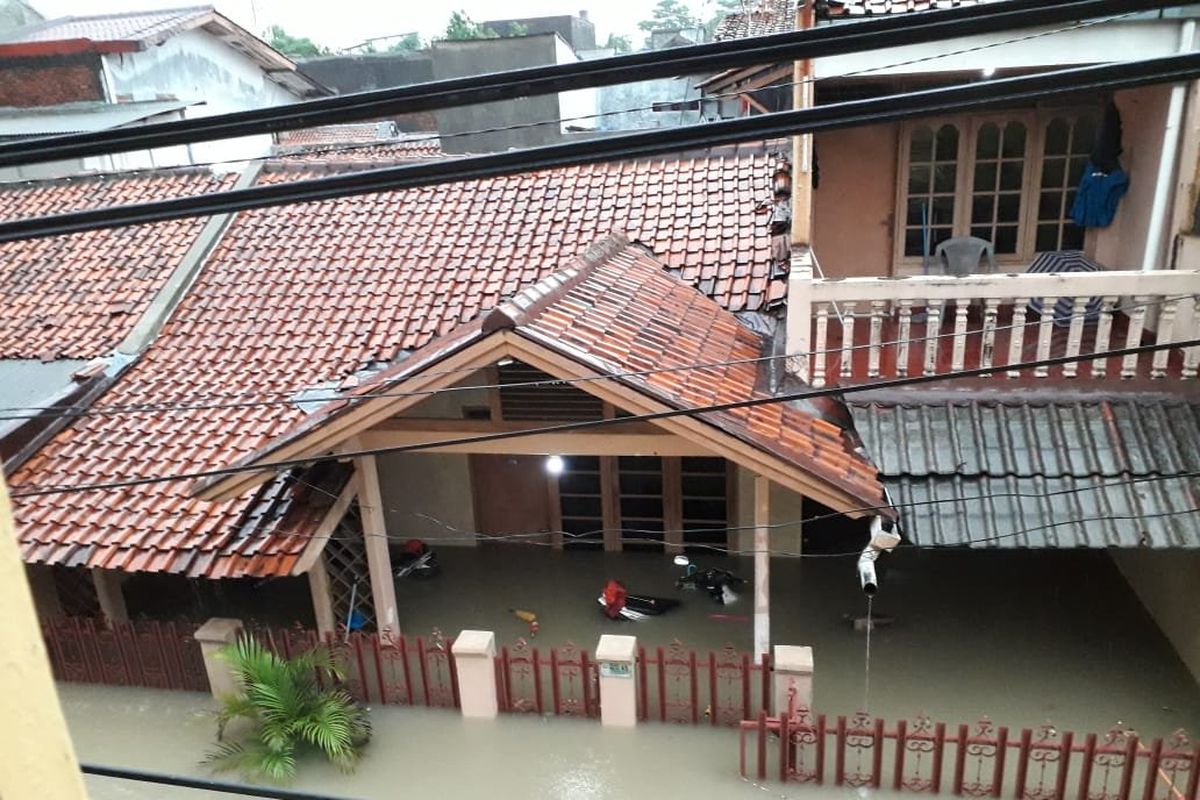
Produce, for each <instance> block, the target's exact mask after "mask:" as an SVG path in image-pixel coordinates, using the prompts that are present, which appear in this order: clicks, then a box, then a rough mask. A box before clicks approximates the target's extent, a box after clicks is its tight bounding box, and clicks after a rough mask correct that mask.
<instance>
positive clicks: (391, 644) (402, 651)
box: [254, 627, 460, 708]
mask: <svg viewBox="0 0 1200 800" xmlns="http://www.w3.org/2000/svg"><path fill="white" fill-rule="evenodd" d="M254 635H255V636H257V637H258V638H259V640H260V641H262V642H263V643H264V644H266V645H268V646H269V647H271V648H272V649H273V650H275V652H277V653H279V654H280V655H282V656H284V657H285V658H291V657H292V656H295V655H298V654H300V653H304V652H307V651H309V650H312V649H313V648H314V647H316V646H317V645H318V644H321V643H322V642H321V636H320V634H319V633H317V632H316V631H313V630H308V629H306V628H301V627H293V628H274V629H272V628H258V629H255V630H254ZM453 643H454V640H453V639H448V638H446V637H444V636H442V634H441V633H440V632H439V631H437V630H436V629H435V630H434V631H433V634H432V635H431V636H430V637H429V638H428V639H426V638H425V637H424V636H417V637H406V636H400V637H391V636H387V635H380V634H377V633H346V632H342V633H338V634H329V635H328V636H326V637H325V641H324V644H325V645H326V646H328V647H329V649H330V651H331V652H332V654H333V658H334V661H335V662H336V663H337V664H338V665H340V666H341V668H342V672H343V673H344V681H345V683H346V688H347V689H349V691H350V694H351V695H353V696H354V698H355V699H356V700H358V701H360V702H363V703H381V704H384V705H409V706H412V705H422V706H429V707H430V708H458V707H459V706H460V702H459V696H458V673H457V671H456V670H455V667H454V654H453V653H452V652H451V650H450V647H451V645H452V644H453Z"/></svg>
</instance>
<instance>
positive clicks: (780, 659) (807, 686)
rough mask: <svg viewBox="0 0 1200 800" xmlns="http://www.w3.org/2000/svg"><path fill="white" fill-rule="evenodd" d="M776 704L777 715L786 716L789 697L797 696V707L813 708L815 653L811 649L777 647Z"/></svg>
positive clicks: (775, 664)
mask: <svg viewBox="0 0 1200 800" xmlns="http://www.w3.org/2000/svg"><path fill="white" fill-rule="evenodd" d="M773 667H774V673H775V680H774V683H775V703H774V705H773V706H772V707H773V708H774V710H775V714H776V715H780V714H786V713H787V709H788V697H789V695H790V694H791V693H792V692H795V695H796V707H797V708H800V707H804V708H812V704H813V651H812V648H811V647H795V646H793V645H787V644H777V645H775V663H774V665H773Z"/></svg>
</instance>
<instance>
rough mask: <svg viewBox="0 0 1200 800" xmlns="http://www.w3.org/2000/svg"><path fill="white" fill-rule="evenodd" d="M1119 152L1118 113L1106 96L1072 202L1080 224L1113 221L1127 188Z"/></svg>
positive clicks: (1103, 225) (1101, 225) (1097, 225)
mask: <svg viewBox="0 0 1200 800" xmlns="http://www.w3.org/2000/svg"><path fill="white" fill-rule="evenodd" d="M1122 152H1123V148H1122V146H1121V113H1120V112H1119V111H1118V110H1117V105H1116V103H1114V102H1112V100H1109V101H1108V104H1107V105H1106V106H1105V108H1104V119H1103V121H1102V122H1101V124H1100V128H1099V130H1097V131H1096V141H1095V143H1094V144H1093V146H1092V153H1091V156H1090V157H1089V159H1088V163H1087V165H1086V166H1085V167H1084V170H1083V177H1082V178H1081V179H1080V181H1079V189H1078V191H1076V193H1075V202H1074V204H1073V205H1072V206H1071V219H1073V220H1074V221H1075V224H1076V225H1078V226H1079V227H1081V228H1107V227H1108V226H1109V225H1111V224H1112V221H1113V217H1115V216H1116V214H1117V206H1118V205H1119V204H1120V202H1121V198H1122V197H1124V196H1125V192H1127V191H1128V190H1129V176H1128V175H1127V174H1126V173H1125V170H1123V169H1121V162H1120V156H1121V153H1122Z"/></svg>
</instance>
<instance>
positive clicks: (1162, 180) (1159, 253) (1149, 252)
mask: <svg viewBox="0 0 1200 800" xmlns="http://www.w3.org/2000/svg"><path fill="white" fill-rule="evenodd" d="M1195 37H1196V22H1195V20H1190V19H1189V20H1187V21H1186V22H1184V23H1183V25H1182V26H1181V27H1180V29H1179V52H1180V53H1187V52H1190V51H1191V49H1192V42H1193V40H1194V39H1195ZM1186 92H1187V85H1186V84H1183V83H1178V84H1175V85H1174V86H1172V87H1171V99H1170V102H1169V104H1168V105H1167V124H1166V126H1165V127H1164V128H1163V145H1162V155H1161V156H1160V157H1159V159H1158V175H1157V176H1156V178H1155V184H1154V200H1153V201H1152V202H1151V205H1150V227H1149V229H1148V230H1147V231H1146V251H1145V253H1144V254H1143V256H1142V272H1151V271H1153V270H1156V269H1159V268H1160V265H1161V263H1162V260H1163V234H1164V232H1165V231H1166V227H1167V216H1168V215H1169V214H1170V204H1171V195H1172V190H1173V189H1174V188H1175V162H1176V159H1177V157H1178V153H1179V138H1180V135H1181V134H1182V131H1183V101H1184V97H1185V93H1186Z"/></svg>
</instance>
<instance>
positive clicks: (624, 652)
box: [596, 633, 638, 728]
mask: <svg viewBox="0 0 1200 800" xmlns="http://www.w3.org/2000/svg"><path fill="white" fill-rule="evenodd" d="M596 663H597V664H599V665H600V723H601V724H602V725H604V726H606V727H612V728H632V727H634V726H635V725H637V716H638V715H637V637H636V636H613V635H612V634H607V633H606V634H604V635H603V636H601V637H600V643H599V644H598V645H596Z"/></svg>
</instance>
